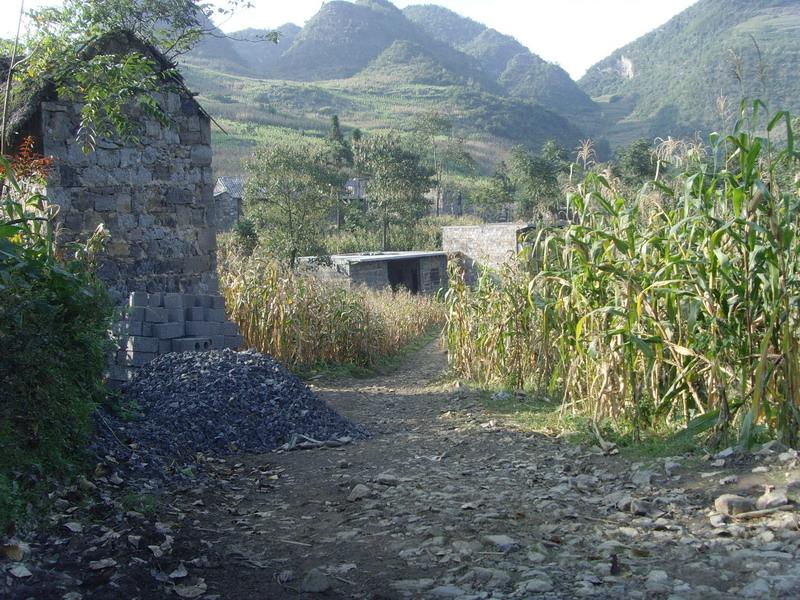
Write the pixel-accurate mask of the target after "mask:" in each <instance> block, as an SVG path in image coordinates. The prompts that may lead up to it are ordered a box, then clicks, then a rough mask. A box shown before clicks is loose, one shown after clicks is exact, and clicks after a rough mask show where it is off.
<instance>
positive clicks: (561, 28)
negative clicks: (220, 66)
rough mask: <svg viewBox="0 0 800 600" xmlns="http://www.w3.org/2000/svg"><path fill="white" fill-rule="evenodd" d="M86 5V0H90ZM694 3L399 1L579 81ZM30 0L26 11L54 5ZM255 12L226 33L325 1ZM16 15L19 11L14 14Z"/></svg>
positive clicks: (1, 27)
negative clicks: (514, 42) (468, 21)
mask: <svg viewBox="0 0 800 600" xmlns="http://www.w3.org/2000/svg"><path fill="white" fill-rule="evenodd" d="M2 1H3V4H4V9H5V10H4V15H5V18H3V19H2V22H0V36H3V37H10V36H13V34H14V30H15V27H16V23H11V21H12V20H13V19H10V18H8V17H9V16H10V15H11V14H14V12H12V11H11V10H9V9H11V8H12V7H13V6H15V5H16V7H17V9H16V10H18V7H19V0H2ZM87 1H88V0H87ZM695 2H696V0H410V1H409V0H395V5H396V6H398V7H399V8H404V7H406V6H408V5H410V4H439V5H441V6H445V7H447V8H449V9H450V10H453V11H455V12H457V13H459V14H461V15H463V16H465V17H470V18H472V19H474V20H476V21H479V22H481V23H484V24H485V25H488V26H489V27H493V28H494V29H497V30H498V31H500V32H501V33H505V34H508V35H512V36H514V37H515V38H517V39H518V40H519V41H520V42H522V43H523V44H524V45H525V46H527V47H528V48H530V49H531V51H533V52H535V53H536V54H538V55H539V56H541V57H542V58H544V59H546V60H549V61H552V62H556V63H558V64H560V65H561V66H562V67H563V68H564V69H566V70H567V71H568V72H569V74H570V75H572V77H573V78H575V79H577V78H579V77H580V76H581V75H583V73H584V72H585V71H586V69H587V68H588V67H590V66H591V65H593V64H594V63H596V62H597V61H599V60H600V59H602V58H605V57H606V56H608V55H609V54H610V53H611V52H613V51H614V50H615V49H617V48H619V47H620V46H623V45H625V44H626V43H628V42H631V41H633V40H635V39H636V38H638V37H640V36H641V35H644V34H645V33H647V32H648V31H650V30H652V29H654V28H656V27H658V26H659V25H661V24H663V23H666V22H667V21H668V20H669V19H670V18H671V17H672V16H674V15H676V14H678V13H679V12H681V11H682V10H683V9H685V8H687V7H688V6H690V5H692V4H694V3H695ZM52 3H53V1H52V0H49V1H48V0H26V2H25V7H26V8H32V7H34V6H37V5H42V4H52ZM251 3H252V4H253V8H250V9H244V10H241V11H240V13H239V14H237V15H236V16H234V17H233V18H231V19H229V20H228V21H226V22H224V23H222V24H221V27H222V29H223V31H227V32H230V31H235V30H237V29H244V28H246V27H256V28H269V27H277V26H278V25H282V24H283V23H287V22H292V23H296V24H297V25H303V23H304V22H305V21H306V20H308V19H309V18H311V17H312V16H313V15H314V14H315V13H316V12H317V11H318V10H319V8H320V6H321V5H322V4H323V2H321V0H251ZM15 12H16V11H15Z"/></svg>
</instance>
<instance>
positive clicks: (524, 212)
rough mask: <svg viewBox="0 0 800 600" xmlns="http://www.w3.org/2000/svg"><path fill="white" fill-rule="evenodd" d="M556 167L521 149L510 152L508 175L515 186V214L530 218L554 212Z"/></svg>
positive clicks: (555, 202)
mask: <svg viewBox="0 0 800 600" xmlns="http://www.w3.org/2000/svg"><path fill="white" fill-rule="evenodd" d="M559 168H560V167H559V165H558V164H557V163H555V162H553V161H551V160H548V159H547V158H544V157H543V156H541V155H538V156H537V155H533V154H531V153H530V152H529V151H528V150H527V149H526V148H524V147H523V146H516V147H514V148H513V149H512V150H511V160H510V162H509V176H510V179H511V181H512V183H513V184H514V188H515V191H516V193H515V196H516V202H517V207H518V213H519V215H520V216H523V217H525V218H529V219H530V218H533V217H535V216H542V215H546V214H553V213H555V212H556V210H557V208H558V206H557V204H558V199H559V198H560V196H561V190H560V188H559V185H558V173H559Z"/></svg>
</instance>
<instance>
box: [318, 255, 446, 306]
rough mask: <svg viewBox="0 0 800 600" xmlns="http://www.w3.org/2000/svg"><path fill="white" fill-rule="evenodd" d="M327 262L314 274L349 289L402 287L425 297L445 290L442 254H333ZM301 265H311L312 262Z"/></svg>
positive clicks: (444, 261)
mask: <svg viewBox="0 0 800 600" xmlns="http://www.w3.org/2000/svg"><path fill="white" fill-rule="evenodd" d="M330 260H331V264H330V265H328V266H319V267H316V268H315V271H316V274H317V275H318V276H320V277H323V278H325V279H330V280H334V281H339V282H342V283H345V284H346V285H348V286H350V287H352V286H358V285H365V286H367V287H370V288H373V289H382V288H388V287H391V288H392V289H393V290H397V289H400V288H405V289H407V290H408V291H410V292H411V293H412V294H426V295H432V294H435V293H436V292H438V291H439V290H441V289H446V288H447V254H445V253H444V252H369V253H362V254H335V255H333V256H331V257H330ZM303 262H305V263H306V264H307V265H310V264H312V263H313V260H312V259H305V260H304V261H303Z"/></svg>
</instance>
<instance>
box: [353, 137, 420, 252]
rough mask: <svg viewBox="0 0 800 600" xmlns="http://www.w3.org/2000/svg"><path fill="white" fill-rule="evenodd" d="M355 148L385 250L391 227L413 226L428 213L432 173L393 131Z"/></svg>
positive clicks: (369, 206) (366, 140)
mask: <svg viewBox="0 0 800 600" xmlns="http://www.w3.org/2000/svg"><path fill="white" fill-rule="evenodd" d="M354 150H355V162H356V167H357V168H358V169H359V171H360V172H361V173H363V174H364V175H365V176H366V177H367V178H368V181H367V198H368V208H367V213H368V217H369V218H370V221H372V222H373V223H374V224H375V225H377V226H378V227H379V228H380V231H381V239H382V245H383V249H384V250H388V249H389V229H390V227H392V226H394V225H413V224H414V223H416V222H417V221H418V220H419V218H420V217H422V216H423V215H424V214H425V212H426V210H427V205H428V201H427V200H426V199H425V193H426V192H427V191H428V190H430V188H431V185H432V183H433V182H432V176H433V172H432V171H431V170H430V169H428V168H426V167H425V166H423V165H422V164H421V163H420V157H419V155H418V154H416V153H414V152H411V151H410V150H407V149H405V148H403V147H402V145H401V144H400V138H399V137H398V136H397V135H396V134H394V133H387V134H379V135H375V136H372V137H370V138H367V139H365V140H362V141H361V142H359V143H358V144H357V145H356V147H355V149H354Z"/></svg>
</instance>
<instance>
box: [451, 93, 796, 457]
mask: <svg viewBox="0 0 800 600" xmlns="http://www.w3.org/2000/svg"><path fill="white" fill-rule="evenodd" d="M743 112H744V111H743ZM765 112H766V109H765V107H764V106H763V104H761V103H760V102H759V101H756V102H754V103H753V105H752V106H750V107H747V112H746V118H743V119H742V121H740V123H739V124H738V125H737V127H736V129H735V130H734V132H733V133H732V135H730V136H727V137H722V136H712V138H711V140H710V144H709V148H708V154H707V156H706V157H705V158H704V159H703V160H695V161H694V164H693V165H685V164H684V165H683V167H684V169H685V171H684V172H683V173H681V174H679V175H676V176H674V177H672V178H671V179H670V180H668V183H665V182H664V181H656V182H653V184H651V185H650V186H649V187H646V188H644V189H643V190H642V191H640V192H639V193H638V194H634V195H633V197H625V195H624V194H622V193H620V191H619V189H617V186H616V185H615V184H614V182H613V181H612V180H611V179H610V178H608V177H606V176H603V175H601V174H596V173H593V174H590V175H588V176H587V178H586V179H585V180H584V181H583V182H582V183H581V184H580V185H578V186H577V188H576V189H575V191H574V193H572V194H570V195H569V198H568V202H569V204H570V208H571V210H572V214H573V215H574V216H575V218H574V219H573V220H572V224H570V225H567V226H565V227H561V228H549V229H542V230H540V231H539V232H538V235H537V237H536V238H535V239H534V240H531V244H530V246H529V248H527V249H526V250H525V251H524V252H523V253H522V254H521V256H520V259H521V260H520V261H519V263H518V264H517V265H514V266H511V267H508V268H507V269H505V270H504V271H503V272H502V273H501V274H500V276H499V277H492V276H490V275H489V274H485V275H484V276H483V277H482V279H481V280H480V282H479V285H478V287H477V288H476V289H475V290H470V289H468V288H467V287H466V286H465V285H464V282H463V274H462V273H461V272H460V270H459V268H458V267H457V266H456V267H454V268H453V269H451V288H450V291H449V292H448V295H447V297H446V299H447V307H448V324H447V328H446V335H447V342H448V348H449V357H450V362H451V366H452V368H453V369H454V370H455V371H456V372H457V373H458V374H460V375H461V376H464V377H467V378H470V379H473V380H475V381H479V382H483V383H502V384H505V385H508V386H512V387H517V388H521V387H532V388H535V389H537V390H542V391H545V392H546V393H548V394H549V395H550V396H551V397H554V398H557V399H559V400H560V401H561V403H562V404H561V410H562V413H574V414H580V415H584V416H589V417H591V418H592V419H593V420H595V421H598V420H601V419H613V420H614V421H616V422H617V423H626V424H628V425H630V426H632V428H633V430H634V431H635V435H637V436H638V434H639V432H640V431H641V430H643V429H647V428H662V427H664V426H667V427H670V428H672V429H677V428H680V427H686V428H688V430H689V431H690V432H692V433H698V432H701V431H706V430H711V429H713V431H714V432H715V435H716V436H718V437H719V438H720V439H722V438H723V437H724V438H725V439H727V438H730V437H732V436H733V435H738V436H739V438H740V440H741V441H742V442H743V443H745V444H746V445H749V444H750V443H752V441H753V440H754V438H755V436H756V435H757V434H759V433H760V432H764V431H765V430H769V432H770V433H772V434H777V435H778V436H779V437H780V438H781V439H782V440H783V441H784V442H788V443H790V444H795V443H796V442H797V441H798V426H799V425H800V411H799V410H798V401H800V353H799V352H800V330H799V329H798V326H799V325H800V323H799V322H798V321H799V320H800V239H798V233H800V171H799V170H798V158H800V154H798V152H797V151H796V149H795V146H794V137H793V132H792V129H791V120H790V117H789V115H788V114H786V113H783V112H782V113H778V114H777V115H776V116H774V117H773V118H771V119H769V120H768V119H767V118H766V117H765ZM754 131H756V132H758V133H753V132H754ZM773 138H779V139H780V141H781V144H780V146H781V148H780V149H779V148H778V147H777V144H776V143H774V141H773ZM695 150H696V148H695Z"/></svg>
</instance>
